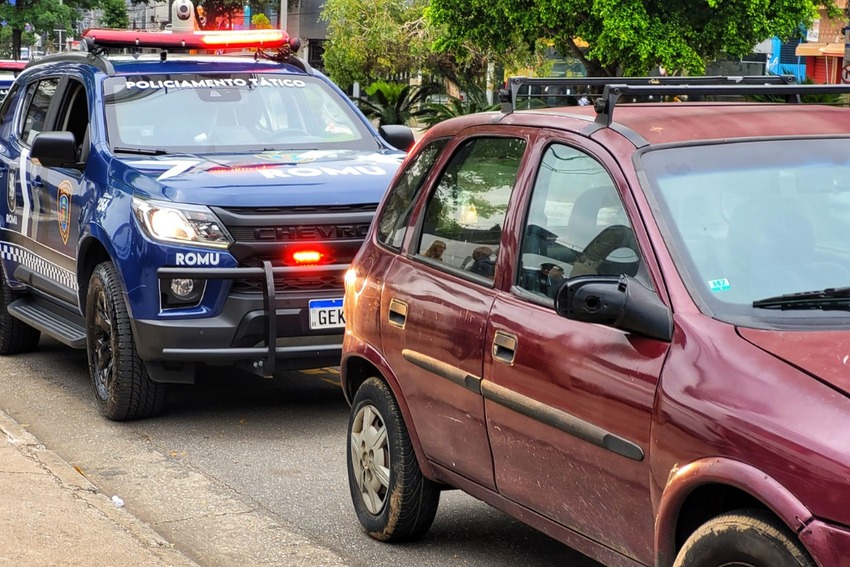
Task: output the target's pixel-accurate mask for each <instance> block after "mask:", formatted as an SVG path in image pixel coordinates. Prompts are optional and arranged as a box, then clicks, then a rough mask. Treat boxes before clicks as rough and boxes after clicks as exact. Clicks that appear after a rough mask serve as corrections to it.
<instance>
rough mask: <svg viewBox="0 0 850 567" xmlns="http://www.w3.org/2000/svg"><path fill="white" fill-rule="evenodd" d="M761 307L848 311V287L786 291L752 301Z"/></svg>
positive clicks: (849, 295) (849, 308)
mask: <svg viewBox="0 0 850 567" xmlns="http://www.w3.org/2000/svg"><path fill="white" fill-rule="evenodd" d="M753 307H759V308H761V309H782V310H783V311H784V310H787V309H821V310H823V311H830V310H844V311H850V287H828V288H826V289H821V290H818V291H801V292H798V293H786V294H784V295H776V296H773V297H766V298H764V299H759V300H756V301H753Z"/></svg>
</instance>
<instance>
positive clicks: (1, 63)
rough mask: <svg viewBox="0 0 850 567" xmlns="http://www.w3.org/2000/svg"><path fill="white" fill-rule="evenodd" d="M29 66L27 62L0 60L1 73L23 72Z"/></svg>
mask: <svg viewBox="0 0 850 567" xmlns="http://www.w3.org/2000/svg"><path fill="white" fill-rule="evenodd" d="M26 66H27V62H26V61H15V60H14V59H0V71H23V70H24V67H26Z"/></svg>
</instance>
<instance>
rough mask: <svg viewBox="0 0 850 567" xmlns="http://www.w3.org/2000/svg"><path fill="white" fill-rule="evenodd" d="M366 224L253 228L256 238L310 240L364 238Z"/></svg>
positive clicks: (367, 226)
mask: <svg viewBox="0 0 850 567" xmlns="http://www.w3.org/2000/svg"><path fill="white" fill-rule="evenodd" d="M368 230H369V225H368V224H353V225H339V226H327V225H325V226H278V227H264V228H255V229H254V238H255V239H256V240H312V239H327V240H334V239H343V238H365V236H366V233H367V232H368Z"/></svg>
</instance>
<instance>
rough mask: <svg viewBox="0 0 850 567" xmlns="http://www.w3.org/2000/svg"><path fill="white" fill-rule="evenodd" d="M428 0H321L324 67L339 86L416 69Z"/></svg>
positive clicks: (424, 40)
mask: <svg viewBox="0 0 850 567" xmlns="http://www.w3.org/2000/svg"><path fill="white" fill-rule="evenodd" d="M427 3H428V0H327V2H325V5H324V8H323V9H322V14H321V18H322V19H323V20H326V21H327V22H328V34H327V39H328V41H327V44H326V46H325V55H324V65H325V70H326V71H327V73H328V74H329V75H330V76H331V78H332V79H333V80H334V81H335V82H337V83H339V84H341V85H350V84H352V83H354V82H355V81H359V82H361V83H369V82H372V81H374V80H379V79H388V78H391V77H394V76H398V75H401V74H406V73H409V72H411V71H413V72H416V71H418V70H419V69H421V68H422V66H423V63H424V60H425V59H426V58H427V56H428V53H429V45H430V39H429V38H428V36H427V30H426V29H425V22H424V20H423V19H422V12H423V11H424V9H425V6H426V5H427Z"/></svg>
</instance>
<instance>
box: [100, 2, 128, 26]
mask: <svg viewBox="0 0 850 567" xmlns="http://www.w3.org/2000/svg"><path fill="white" fill-rule="evenodd" d="M100 24H101V26H103V27H105V28H124V29H126V28H129V27H130V17H129V16H128V15H127V5H126V4H125V3H124V0H103V16H102V17H101V20H100Z"/></svg>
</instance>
